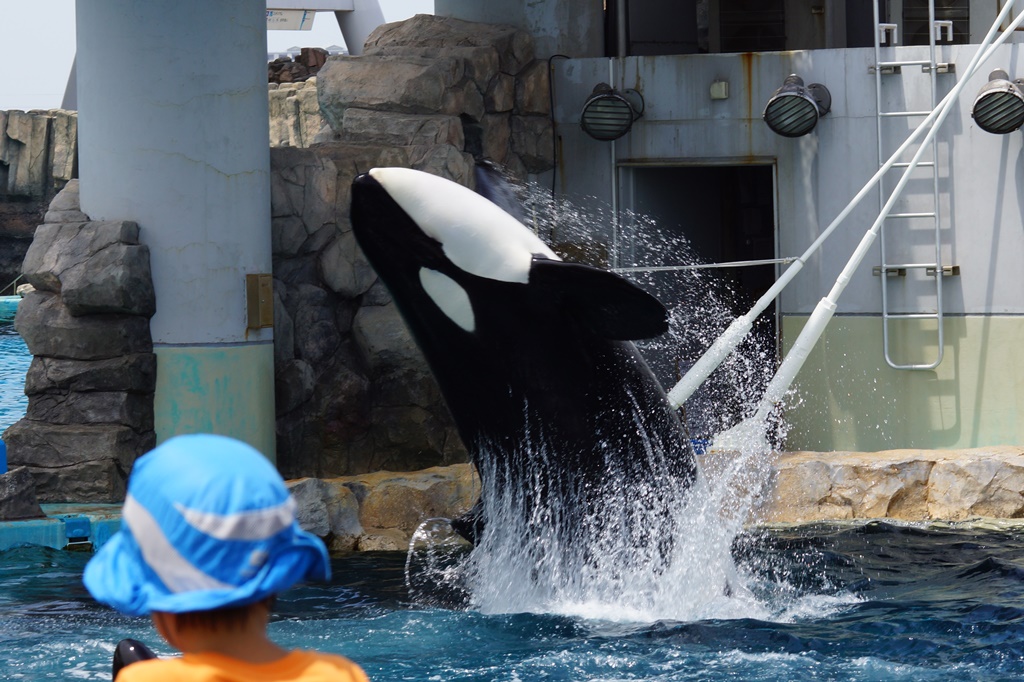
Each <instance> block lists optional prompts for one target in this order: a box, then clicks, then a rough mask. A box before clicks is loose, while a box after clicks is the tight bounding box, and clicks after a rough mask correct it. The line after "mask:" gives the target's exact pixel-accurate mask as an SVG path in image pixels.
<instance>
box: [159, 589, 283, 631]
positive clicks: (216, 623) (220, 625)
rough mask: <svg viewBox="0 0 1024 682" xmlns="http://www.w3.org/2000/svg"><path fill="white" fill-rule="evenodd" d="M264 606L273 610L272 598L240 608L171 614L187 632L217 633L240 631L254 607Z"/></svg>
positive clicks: (268, 609) (232, 607)
mask: <svg viewBox="0 0 1024 682" xmlns="http://www.w3.org/2000/svg"><path fill="white" fill-rule="evenodd" d="M257 606H264V607H266V609H267V611H268V612H269V611H271V610H273V608H274V597H267V598H266V599H261V600H260V601H258V602H253V603H252V604H243V605H242V606H226V607H223V608H219V609H210V610H208V611H185V612H182V613H175V614H173V616H174V619H175V620H176V621H177V623H178V626H179V627H181V628H183V629H187V630H206V631H207V632H219V631H222V630H227V631H231V630H242V629H244V628H245V624H246V623H247V622H248V621H249V618H250V615H251V613H252V610H253V608H254V607H257Z"/></svg>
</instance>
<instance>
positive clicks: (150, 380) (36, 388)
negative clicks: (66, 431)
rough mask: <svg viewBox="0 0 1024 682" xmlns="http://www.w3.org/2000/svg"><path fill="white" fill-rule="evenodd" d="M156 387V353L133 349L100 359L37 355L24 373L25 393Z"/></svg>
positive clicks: (137, 390)
mask: <svg viewBox="0 0 1024 682" xmlns="http://www.w3.org/2000/svg"><path fill="white" fill-rule="evenodd" d="M155 388H156V355H154V354H153V353H135V354H132V355H119V356H117V357H113V358H106V359H103V360H69V359H63V358H48V357H43V356H36V357H34V358H32V364H31V365H29V368H28V373H27V374H26V375H25V394H26V395H28V396H32V395H35V394H38V393H46V392H54V391H57V392H64V393H66V392H68V391H80V392H86V391H130V392H133V393H146V392H149V393H152V392H153V390H154V389H155Z"/></svg>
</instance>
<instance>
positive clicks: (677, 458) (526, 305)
mask: <svg viewBox="0 0 1024 682" xmlns="http://www.w3.org/2000/svg"><path fill="white" fill-rule="evenodd" d="M352 226H353V230H354V232H355V236H356V239H357V240H358V242H359V244H360V246H361V247H362V249H363V252H364V253H365V255H366V257H367V259H368V260H369V261H370V263H371V264H372V265H373V267H374V269H375V270H376V271H377V273H378V275H379V276H380V278H381V279H382V280H383V282H384V284H385V285H387V287H388V289H389V291H390V292H391V294H392V297H393V299H394V301H395V304H396V305H397V306H398V309H399V311H400V312H401V314H402V317H403V318H404V320H405V322H406V323H407V325H408V327H409V329H410V331H411V332H412V335H413V337H414V338H415V340H416V342H417V344H418V345H419V347H420V348H421V349H422V351H423V353H424V355H425V356H426V358H427V361H428V363H429V364H430V367H431V370H432V371H433V373H434V375H435V377H436V379H437V382H438V385H439V386H440V388H441V391H442V393H443V395H444V398H445V401H446V402H447V404H448V407H449V409H450V411H451V413H452V416H453V418H454V420H455V423H456V426H457V428H458V430H459V434H460V436H461V437H462V439H463V441H464V442H465V444H466V446H467V448H468V449H469V451H470V454H471V456H472V457H473V460H474V463H475V464H476V466H477V469H478V471H479V472H480V475H481V477H482V478H483V479H484V485H483V489H484V491H485V494H486V491H487V490H488V489H489V487H488V486H489V485H498V486H511V487H513V488H516V489H523V490H527V489H528V488H531V487H532V489H533V492H534V493H536V494H537V495H539V496H541V497H544V496H545V495H549V494H559V495H560V497H561V498H562V499H563V500H570V501H571V502H570V504H574V505H575V506H576V511H575V513H573V514H570V515H569V516H568V517H566V522H568V523H579V522H580V521H581V520H582V519H583V517H585V516H586V515H587V514H588V513H589V512H590V510H591V508H592V507H593V506H594V505H595V504H599V503H600V501H599V499H597V498H598V497H599V496H600V495H602V494H605V493H606V492H607V491H606V490H605V485H606V484H607V483H608V482H609V480H610V477H611V476H613V475H614V476H617V477H618V478H617V480H619V481H625V482H627V483H628V482H629V481H635V480H645V479H646V478H647V477H649V476H651V475H653V474H654V472H653V471H652V467H655V466H660V467H662V468H663V469H664V470H663V471H659V472H658V474H659V475H664V474H665V473H666V472H667V473H668V475H670V476H671V478H672V479H673V481H674V482H675V484H676V485H686V484H688V483H689V482H690V480H691V479H692V478H693V476H694V465H693V461H692V458H691V455H690V451H689V448H688V446H687V443H686V440H685V437H684V433H683V430H682V427H681V425H680V422H679V419H678V417H677V415H676V414H675V412H674V411H673V410H672V409H671V407H670V406H669V404H668V401H667V400H666V397H665V393H664V391H663V390H662V388H661V386H660V385H659V384H658V382H657V380H656V379H655V378H654V376H653V374H652V373H651V371H650V369H649V368H648V367H647V364H646V363H645V362H644V360H643V358H642V357H641V356H640V354H639V353H638V352H637V350H636V348H635V347H634V345H633V343H632V342H631V339H640V338H650V337H653V336H657V335H659V334H661V333H664V332H665V331H666V329H667V313H666V311H665V308H664V306H662V305H661V303H659V302H658V301H657V300H656V299H655V298H653V297H652V296H650V295H649V294H647V293H646V292H644V291H643V290H642V289H640V288H639V287H637V286H635V285H634V284H632V283H630V282H628V281H627V280H625V279H623V278H621V277H619V276H618V275H615V274H613V273H610V272H606V271H604V270H600V269H597V268H593V267H590V266H586V265H579V264H574V263H566V262H563V261H561V260H560V259H559V258H558V256H557V255H555V254H554V253H553V252H552V251H551V250H550V249H549V248H548V247H547V246H546V245H544V243H543V242H542V241H541V240H540V239H538V238H537V237H536V236H535V235H534V234H533V233H532V232H531V231H530V230H528V229H527V228H526V227H525V226H523V225H522V224H521V223H519V222H518V221H516V220H515V219H514V218H512V217H511V216H510V215H508V214H507V213H506V212H505V211H503V210H501V209H500V208H498V207H497V206H495V205H494V204H492V203H491V202H489V201H487V200H486V199H484V198H482V197H481V196H479V195H477V194H475V193H473V192H472V191H470V190H468V189H466V188H464V187H462V186H460V185H457V184H456V183H453V182H449V181H447V180H444V179H442V178H439V177H436V176H432V175H428V174H426V173H421V172H418V171H413V170H408V169H401V168H380V169H374V170H372V171H370V172H369V173H366V174H363V175H360V176H359V177H357V178H356V179H355V181H354V183H353V189H352ZM652 451H653V452H654V453H655V455H652ZM540 460H543V463H542V464H540ZM655 460H657V462H658V464H656V463H655ZM538 475H539V476H540V477H542V478H543V480H542V481H540V482H539V485H538ZM488 479H490V480H488ZM484 508H485V513H486V500H485V501H484Z"/></svg>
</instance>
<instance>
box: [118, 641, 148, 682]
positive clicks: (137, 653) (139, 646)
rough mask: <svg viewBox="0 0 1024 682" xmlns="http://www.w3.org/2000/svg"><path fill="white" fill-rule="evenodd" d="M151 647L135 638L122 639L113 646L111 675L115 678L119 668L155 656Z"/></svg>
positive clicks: (119, 670)
mask: <svg viewBox="0 0 1024 682" xmlns="http://www.w3.org/2000/svg"><path fill="white" fill-rule="evenodd" d="M156 657H157V656H156V654H154V653H153V651H152V649H150V648H149V647H148V646H146V645H145V644H143V643H142V642H140V641H139V640H137V639H122V640H121V641H120V642H118V643H117V646H116V647H115V648H114V665H113V677H112V678H111V679H114V680H116V679H117V674H118V673H119V672H121V668H123V667H125V666H126V665H129V664H131V663H136V662H138V661H146V660H149V659H150V658H156Z"/></svg>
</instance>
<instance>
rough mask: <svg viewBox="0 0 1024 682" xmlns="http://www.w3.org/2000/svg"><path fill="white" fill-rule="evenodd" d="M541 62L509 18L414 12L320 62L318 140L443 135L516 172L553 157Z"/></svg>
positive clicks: (409, 141)
mask: <svg viewBox="0 0 1024 682" xmlns="http://www.w3.org/2000/svg"><path fill="white" fill-rule="evenodd" d="M548 82H549V75H548V66H547V63H546V62H544V61H538V60H535V59H534V55H533V38H532V37H531V36H530V35H529V34H528V33H525V32H523V31H520V30H518V29H516V28H514V27H511V26H500V25H492V24H477V23H471V22H466V21H460V20H458V19H451V18H447V17H437V16H432V15H424V14H420V15H416V16H415V17H413V18H411V19H409V20H407V21H403V22H398V23H393V24H385V25H383V26H381V27H380V28H378V29H377V30H376V31H374V32H373V34H371V35H370V37H369V38H368V39H367V41H366V46H365V48H364V50H363V54H362V55H360V56H357V57H353V56H341V57H332V58H330V59H329V60H328V61H327V64H326V65H325V66H324V67H323V69H321V70H320V73H319V74H318V78H317V87H318V90H319V93H320V110H321V113H322V115H323V117H324V120H325V121H326V122H327V124H328V125H329V126H330V128H331V130H332V131H333V132H332V133H330V134H329V135H325V136H322V137H321V138H320V139H321V140H322V141H326V140H329V139H330V140H336V141H338V140H348V141H355V142H358V143H360V144H377V145H387V146H416V145H424V144H430V145H436V144H447V145H451V146H452V147H454V148H455V149H456V150H458V151H459V152H463V153H466V154H468V155H470V156H471V157H474V158H478V159H479V158H484V159H488V160H490V161H494V162H495V163H498V164H499V165H501V166H504V167H505V168H507V169H508V170H509V171H511V172H512V173H514V174H516V175H518V176H520V177H525V176H526V175H528V174H531V173H541V172H544V171H546V170H549V169H550V168H551V167H552V166H553V163H554V162H553V151H552V142H553V126H552V124H551V101H550V97H549V88H548Z"/></svg>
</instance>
